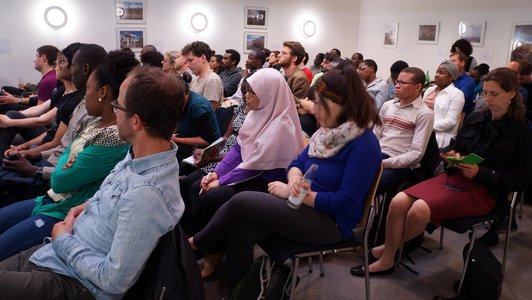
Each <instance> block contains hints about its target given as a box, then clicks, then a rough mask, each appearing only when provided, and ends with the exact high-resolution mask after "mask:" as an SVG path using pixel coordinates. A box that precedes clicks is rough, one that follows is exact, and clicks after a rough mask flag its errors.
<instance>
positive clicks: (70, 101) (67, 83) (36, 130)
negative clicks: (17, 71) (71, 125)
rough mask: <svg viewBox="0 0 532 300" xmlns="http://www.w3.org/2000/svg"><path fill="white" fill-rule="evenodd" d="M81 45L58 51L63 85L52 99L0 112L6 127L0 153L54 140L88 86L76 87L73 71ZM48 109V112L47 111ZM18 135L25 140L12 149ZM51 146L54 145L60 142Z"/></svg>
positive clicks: (0, 120) (58, 73)
mask: <svg viewBox="0 0 532 300" xmlns="http://www.w3.org/2000/svg"><path fill="white" fill-rule="evenodd" d="M81 46H82V44H80V43H73V44H70V45H69V46H68V47H66V48H65V49H63V51H61V52H59V54H58V56H57V57H58V59H57V65H56V67H55V76H56V78H57V80H60V81H61V82H62V83H63V86H61V87H58V88H57V89H56V91H55V92H54V94H53V95H52V97H51V98H50V99H49V100H47V101H46V102H45V103H43V104H41V105H38V106H34V107H30V108H28V109H26V110H23V111H20V112H18V111H8V112H7V114H6V115H0V127H3V129H0V152H2V151H3V153H4V156H5V157H9V156H11V155H13V154H14V152H15V151H17V150H27V149H30V148H31V147H33V146H38V145H41V144H43V143H48V142H50V141H52V140H54V136H55V134H56V133H57V130H58V126H59V124H60V123H61V121H64V122H65V123H66V124H68V121H69V120H70V116H71V115H72V111H73V110H74V108H75V107H76V106H77V105H78V104H79V102H80V101H81V99H83V97H84V96H85V88H83V89H81V90H78V89H77V88H76V86H75V85H74V83H73V82H72V73H71V71H70V68H71V64H72V58H73V56H74V53H76V51H77V50H78V49H79V48H80V47H81ZM46 110H48V111H47V112H45V111H46ZM54 119H55V120H54ZM47 124H50V126H51V128H50V129H48V128H46V127H45V126H44V125H47ZM64 129H65V127H62V130H61V131H59V135H60V136H58V139H56V141H60V140H61V137H62V135H63V133H64ZM17 134H20V135H21V136H22V137H23V138H24V139H25V140H26V142H25V143H22V144H20V145H17V146H13V145H11V147H10V148H9V145H10V144H11V143H12V141H13V139H14V138H15V136H16V135H17ZM51 145H52V146H53V147H55V146H57V145H58V144H57V143H55V144H51ZM48 149H50V148H48Z"/></svg>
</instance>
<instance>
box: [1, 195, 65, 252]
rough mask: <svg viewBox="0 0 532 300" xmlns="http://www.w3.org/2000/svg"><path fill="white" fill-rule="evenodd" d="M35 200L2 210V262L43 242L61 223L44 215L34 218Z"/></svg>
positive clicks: (17, 203) (25, 201)
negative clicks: (57, 224) (32, 213)
mask: <svg viewBox="0 0 532 300" xmlns="http://www.w3.org/2000/svg"><path fill="white" fill-rule="evenodd" d="M35 203H36V202H35V200H34V199H30V200H24V201H20V202H16V203H13V204H11V205H8V206H6V207H3V208H1V209H0V261H3V260H4V259H6V258H9V257H11V256H13V255H15V254H17V253H19V252H20V251H23V250H26V249H28V248H30V247H33V246H35V245H39V244H40V243H42V242H43V239H44V238H45V237H48V236H50V234H51V232H52V228H53V227H54V224H55V223H57V222H59V221H61V220H59V219H56V218H52V217H49V216H44V215H35V216H32V215H31V212H32V211H33V208H34V207H35Z"/></svg>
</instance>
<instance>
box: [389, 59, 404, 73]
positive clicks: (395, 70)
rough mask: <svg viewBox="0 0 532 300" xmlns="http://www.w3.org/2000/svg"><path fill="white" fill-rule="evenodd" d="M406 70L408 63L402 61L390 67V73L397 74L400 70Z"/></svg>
mask: <svg viewBox="0 0 532 300" xmlns="http://www.w3.org/2000/svg"><path fill="white" fill-rule="evenodd" d="M406 68H408V63H407V62H406V61H403V60H398V61H396V62H394V63H393V64H392V66H391V67H390V73H394V74H399V73H401V71H402V70H404V69H406Z"/></svg>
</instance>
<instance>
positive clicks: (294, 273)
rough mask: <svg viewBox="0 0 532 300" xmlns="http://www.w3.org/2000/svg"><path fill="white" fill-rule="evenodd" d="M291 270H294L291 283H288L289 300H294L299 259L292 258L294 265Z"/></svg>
mask: <svg viewBox="0 0 532 300" xmlns="http://www.w3.org/2000/svg"><path fill="white" fill-rule="evenodd" d="M292 268H294V270H293V272H292V282H291V283H290V300H294V294H295V290H296V283H297V273H298V272H297V271H298V270H299V257H294V265H293V266H292Z"/></svg>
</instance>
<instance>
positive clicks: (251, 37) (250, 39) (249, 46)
mask: <svg viewBox="0 0 532 300" xmlns="http://www.w3.org/2000/svg"><path fill="white" fill-rule="evenodd" d="M267 37H268V36H267V34H266V32H249V31H244V53H249V52H250V51H251V50H254V49H257V48H259V49H264V47H265V46H266V39H267Z"/></svg>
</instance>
